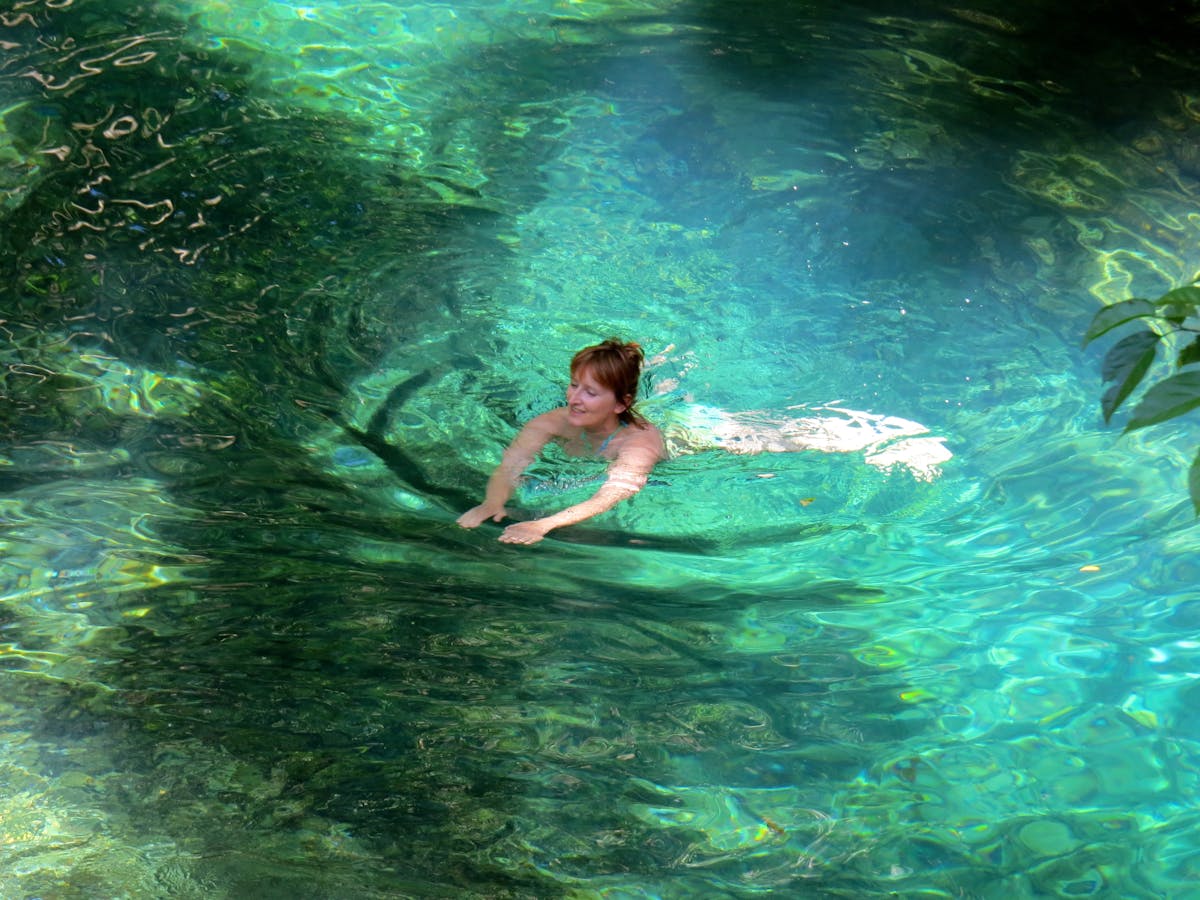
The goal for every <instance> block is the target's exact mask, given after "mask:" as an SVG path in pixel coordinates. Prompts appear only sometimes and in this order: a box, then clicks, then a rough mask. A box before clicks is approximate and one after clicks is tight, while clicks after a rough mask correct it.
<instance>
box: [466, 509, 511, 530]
mask: <svg viewBox="0 0 1200 900" xmlns="http://www.w3.org/2000/svg"><path fill="white" fill-rule="evenodd" d="M506 516H508V510H507V509H505V508H504V506H503V504H500V505H498V506H493V505H491V504H488V503H480V504H479V505H478V506H476V507H475V508H474V509H468V510H467V511H466V512H465V513H463V514H462V515H461V516H459V517H458V524H459V525H461V526H462V527H463V528H476V527H478V526H480V525H482V524H483V523H484V522H486V521H487V520H488V519H491V520H492V521H493V522H499V521H500V520H501V519H503V518H505V517H506Z"/></svg>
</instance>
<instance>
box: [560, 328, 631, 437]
mask: <svg viewBox="0 0 1200 900" xmlns="http://www.w3.org/2000/svg"><path fill="white" fill-rule="evenodd" d="M644 359H645V354H643V353H642V348H641V347H639V346H638V345H637V344H635V343H634V342H633V341H628V342H624V341H619V340H617V339H616V338H609V339H608V340H606V341H601V342H600V343H599V344H596V345H594V346H591V347H584V348H583V349H582V350H580V351H579V352H578V353H576V354H575V355H574V356H573V357H571V375H572V376H574V375H575V374H576V373H577V372H580V371H582V370H584V369H586V370H587V371H588V372H589V373H591V376H592V377H593V378H595V379H596V381H598V382H599V383H600V384H601V385H602V386H604V387H606V388H608V389H609V390H610V391H612V392H613V393H614V394H615V395H616V397H617V400H618V401H620V402H621V403H624V404H625V409H624V411H623V412H620V413H618V414H617V418H618V419H620V420H621V421H622V422H624V423H625V424H626V425H634V424H636V425H641V424H642V422H643V421H644V420H643V419H642V417H641V416H640V415H638V414H637V413H636V412H634V410H633V404H634V402H635V401H636V400H637V390H638V381H639V380H641V377H642V360H644Z"/></svg>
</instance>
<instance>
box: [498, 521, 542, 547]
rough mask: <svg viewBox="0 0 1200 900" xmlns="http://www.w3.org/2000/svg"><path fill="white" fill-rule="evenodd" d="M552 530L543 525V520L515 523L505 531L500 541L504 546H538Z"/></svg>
mask: <svg viewBox="0 0 1200 900" xmlns="http://www.w3.org/2000/svg"><path fill="white" fill-rule="evenodd" d="M549 531H550V529H549V528H547V527H546V526H545V525H543V524H542V520H541V519H533V520H532V521H530V522H514V523H513V524H512V525H509V526H508V527H507V528H505V529H504V532H503V533H502V534H501V535H500V541H501V543H504V544H536V543H537V542H538V541H540V540H541V539H542V538H544V537H545V536H546V535H547V534H548V533H549Z"/></svg>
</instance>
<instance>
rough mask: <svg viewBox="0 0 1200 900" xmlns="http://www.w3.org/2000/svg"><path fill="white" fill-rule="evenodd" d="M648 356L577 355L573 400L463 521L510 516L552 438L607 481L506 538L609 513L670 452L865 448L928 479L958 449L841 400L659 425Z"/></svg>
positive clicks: (874, 461) (623, 346)
mask: <svg viewBox="0 0 1200 900" xmlns="http://www.w3.org/2000/svg"><path fill="white" fill-rule="evenodd" d="M643 358H644V357H643V354H642V350H641V348H640V347H639V346H638V345H637V344H635V343H632V342H630V343H622V342H621V341H618V340H616V339H613V338H610V339H609V340H607V341H604V342H603V343H600V344H597V345H595V346H593V347H585V348H584V349H582V350H580V351H579V352H578V353H576V354H575V356H574V357H573V358H572V360H571V381H570V384H569V386H568V387H567V405H566V406H561V407H559V408H558V409H554V410H551V411H550V412H548V413H543V414H542V415H540V416H537V417H536V418H534V419H531V420H530V421H529V423H528V424H526V425H525V427H524V428H522V429H521V431H520V433H518V434H517V437H516V439H515V440H514V441H513V442H512V444H510V445H509V447H508V449H507V450H505V451H504V457H503V459H502V460H501V462H500V465H499V466H497V467H496V470H495V471H494V472H492V475H491V477H490V478H489V479H488V484H487V491H486V494H485V496H484V500H483V502H482V503H481V504H479V505H478V506H476V507H475V508H474V509H471V510H468V511H467V512H465V513H463V514H462V515H461V516H459V518H458V524H459V525H461V526H463V527H464V528H475V527H476V526H478V525H480V524H482V523H483V522H484V521H486V520H487V519H491V520H492V521H493V522H499V521H500V520H501V519H503V518H505V517H506V516H507V515H508V510H507V509H505V504H506V503H507V502H508V500H509V498H510V497H512V495H513V492H514V491H515V490H516V489H517V486H518V485H519V484H520V481H521V475H522V473H523V472H524V471H525V469H526V468H527V467H528V466H529V465H530V464H531V463H532V462H533V461H534V460H535V459H536V458H537V457H538V455H539V454H540V453H541V451H542V449H543V448H544V447H545V446H546V445H547V444H550V443H555V444H558V445H559V446H560V447H562V449H563V450H564V451H565V452H566V453H567V454H568V455H569V456H578V457H588V456H590V457H599V458H602V459H606V460H609V463H610V464H609V467H608V471H607V474H606V476H605V479H604V482H603V483H602V484H601V485H600V487H599V489H598V490H597V491H596V492H595V493H594V494H593V495H592V496H591V497H589V498H588V499H587V500H584V501H583V502H582V503H577V504H575V505H574V506H569V507H567V508H566V509H564V510H562V511H561V512H558V513H555V514H553V515H550V516H546V517H544V518H541V519H533V520H531V521H528V522H517V523H515V524H513V525H509V526H508V527H507V528H505V529H504V532H503V533H502V534H501V535H500V540H501V541H503V542H505V543H508V544H535V543H537V542H538V541H540V540H541V539H542V538H544V537H545V536H546V535H547V533H549V532H550V531H551V530H553V529H555V528H562V527H563V526H565V525H574V524H576V523H577V522H582V521H583V520H585V519H590V518H591V517H593V516H597V515H599V514H600V513H602V512H607V511H608V510H610V509H612V508H613V507H614V506H616V505H617V504H618V503H620V502H621V501H622V500H626V499H628V498H629V497H632V496H633V495H634V494H636V493H637V492H638V491H640V490H641V489H642V488H643V487H645V485H646V481H647V479H648V478H649V475H650V472H651V470H652V469H653V468H654V466H655V465H657V464H658V462H659V461H660V460H662V459H664V458H666V457H668V456H672V457H675V456H683V455H686V454H689V453H699V452H703V451H706V450H723V451H725V452H727V453H735V454H756V453H791V452H796V451H800V450H821V451H824V452H827V453H828V452H854V451H859V450H862V451H864V452H865V454H866V457H865V459H866V462H867V463H868V464H869V465H872V466H876V467H877V468H880V469H885V470H890V469H891V468H892V467H894V466H897V465H899V466H902V467H904V468H907V469H908V470H909V472H910V473H911V474H912V475H913V476H914V477H915V478H918V479H920V480H925V481H929V480H932V479H933V478H934V477H936V476H937V475H938V474H939V472H940V466H941V464H942V463H943V462H945V461H946V460H948V459H950V458H951V455H952V454H951V453H950V451H949V450H947V449H946V447H945V445H944V444H943V442H942V441H943V439H942V438H938V437H917V435H922V434H926V433H928V429H927V428H926V427H925V426H924V425H921V424H919V423H917V422H911V421H908V420H907V419H899V418H896V417H894V416H881V415H877V414H875V413H867V412H860V411H858V410H853V409H845V408H842V407H838V406H823V407H818V409H820V410H821V411H823V412H826V413H828V415H819V416H803V417H798V418H797V417H792V418H787V417H783V418H780V417H774V416H770V415H767V414H764V413H758V412H747V413H728V412H725V411H724V410H720V409H716V408H714V407H710V406H702V405H699V404H694V403H687V404H684V405H683V406H681V407H675V408H667V409H665V410H664V427H663V429H662V430H661V431H660V430H659V429H658V428H657V427H656V426H654V425H653V424H651V423H650V422H648V421H647V420H646V419H645V418H643V417H642V415H641V414H639V413H637V412H635V411H634V409H633V405H634V403H635V401H636V400H637V389H638V382H639V380H640V378H641V371H642V361H643Z"/></svg>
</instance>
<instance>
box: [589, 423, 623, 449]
mask: <svg viewBox="0 0 1200 900" xmlns="http://www.w3.org/2000/svg"><path fill="white" fill-rule="evenodd" d="M624 427H625V423H624V422H618V423H617V427H616V428H614V429H613V432H612V434H610V435H609V436H608V437H606V438H605V439H604V440H603V442H601V444H600V446H599V447H597V448H596V455H597V456H599V455H600V454H601V453H603V452H604V448H605V447H607V446H608V442H609V441H611V440H612V439H613V438H614V437H615V436H616V434H617V432H618V431H620V430H621V429H622V428H624Z"/></svg>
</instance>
